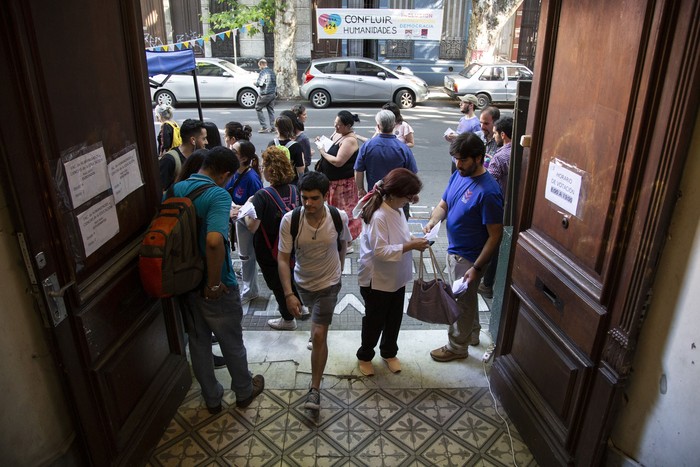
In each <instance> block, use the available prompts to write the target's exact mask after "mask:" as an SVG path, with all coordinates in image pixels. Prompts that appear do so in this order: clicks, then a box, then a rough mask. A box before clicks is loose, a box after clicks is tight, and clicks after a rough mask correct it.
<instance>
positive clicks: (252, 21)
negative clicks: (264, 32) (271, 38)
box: [209, 0, 286, 36]
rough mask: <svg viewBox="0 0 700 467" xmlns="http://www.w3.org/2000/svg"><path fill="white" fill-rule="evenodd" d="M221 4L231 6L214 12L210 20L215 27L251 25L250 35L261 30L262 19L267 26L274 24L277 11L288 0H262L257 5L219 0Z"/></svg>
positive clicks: (233, 0)
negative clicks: (219, 11)
mask: <svg viewBox="0 0 700 467" xmlns="http://www.w3.org/2000/svg"><path fill="white" fill-rule="evenodd" d="M218 2H219V3H221V4H226V5H228V6H229V10H227V11H222V12H221V13H212V15H211V16H210V17H209V21H210V22H211V24H212V25H213V27H214V29H218V30H222V29H237V28H240V27H241V26H246V25H250V26H249V27H248V28H247V32H248V35H250V36H253V35H255V34H257V33H259V32H261V29H260V28H261V26H260V20H263V22H264V24H265V26H266V27H268V28H271V27H272V26H274V18H275V11H276V10H277V9H282V8H284V5H285V3H286V0H260V1H259V2H258V3H257V5H254V6H251V5H242V4H240V3H239V2H238V1H236V0H218Z"/></svg>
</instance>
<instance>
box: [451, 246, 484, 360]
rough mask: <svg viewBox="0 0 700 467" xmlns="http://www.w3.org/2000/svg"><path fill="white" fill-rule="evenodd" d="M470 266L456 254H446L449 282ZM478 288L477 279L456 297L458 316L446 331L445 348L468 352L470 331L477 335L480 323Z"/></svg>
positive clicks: (454, 351) (463, 353) (465, 353)
mask: <svg viewBox="0 0 700 467" xmlns="http://www.w3.org/2000/svg"><path fill="white" fill-rule="evenodd" d="M471 267H472V262H471V261H469V260H468V259H466V258H462V257H461V256H458V255H451V254H449V253H448V254H447V270H448V272H449V276H450V279H449V280H450V282H449V283H450V284H452V283H453V282H454V281H455V280H457V278H459V277H464V273H466V272H467V270H468V269H469V268H471ZM478 288H479V280H475V281H472V282H470V283H469V287H468V288H467V290H466V291H465V292H463V293H462V294H461V295H459V297H457V305H458V306H459V311H460V313H459V318H457V321H455V322H454V323H452V325H450V328H449V329H448V331H447V337H448V339H449V342H448V344H447V349H448V350H449V351H450V352H453V353H456V354H459V355H467V354H468V353H469V351H468V349H469V343H470V342H471V336H472V333H476V335H479V332H480V331H481V324H479V297H478V295H477V289H478Z"/></svg>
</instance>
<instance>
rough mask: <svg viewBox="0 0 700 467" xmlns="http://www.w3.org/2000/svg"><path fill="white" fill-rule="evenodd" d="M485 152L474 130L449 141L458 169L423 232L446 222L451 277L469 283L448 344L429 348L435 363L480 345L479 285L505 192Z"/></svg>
mask: <svg viewBox="0 0 700 467" xmlns="http://www.w3.org/2000/svg"><path fill="white" fill-rule="evenodd" d="M485 152H486V148H485V146H484V143H483V141H482V140H481V138H479V137H478V136H477V135H476V134H474V133H470V132H469V133H462V134H461V135H459V136H458V137H457V139H455V140H454V141H453V142H452V144H451V145H450V155H451V156H452V157H453V158H454V159H455V160H456V165H457V171H456V172H455V173H453V174H452V176H451V177H450V181H449V182H448V184H447V188H446V189H445V192H444V193H443V195H442V199H441V200H440V202H439V203H438V205H437V207H435V209H434V210H433V213H432V214H431V216H430V220H429V221H428V223H427V224H426V226H425V229H424V230H425V232H426V233H427V232H429V231H430V229H432V228H433V227H434V226H435V225H436V224H437V223H438V222H439V221H441V220H443V219H446V220H447V240H448V247H447V267H448V271H449V274H450V281H451V282H454V281H455V280H457V279H458V278H463V279H464V280H465V281H468V284H469V285H468V287H467V290H466V291H465V292H463V293H462V294H460V295H459V297H458V298H457V304H458V305H459V308H460V316H459V318H458V319H457V321H455V323H453V324H452V325H451V326H450V328H449V330H448V332H447V337H448V343H447V345H445V346H443V347H440V348H438V349H435V350H433V351H431V352H430V356H431V357H432V358H433V360H435V361H438V362H449V361H451V360H456V359H460V358H467V357H468V356H469V351H468V350H469V345H478V344H479V333H480V331H481V326H480V325H479V319H478V310H479V307H478V297H477V288H478V286H479V280H480V278H481V275H482V272H483V268H485V267H486V266H487V265H488V262H489V260H490V259H491V256H492V255H493V253H494V252H495V251H496V248H497V247H498V243H499V242H500V241H501V236H502V234H503V195H502V194H501V188H500V187H499V186H498V183H496V181H495V180H494V179H493V177H492V176H491V174H489V173H488V171H487V170H486V169H485V168H484V157H485Z"/></svg>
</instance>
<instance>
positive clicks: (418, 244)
mask: <svg viewBox="0 0 700 467" xmlns="http://www.w3.org/2000/svg"><path fill="white" fill-rule="evenodd" d="M408 243H409V245H410V247H411V250H418V251H425V250H426V249H427V248H428V247H429V246H430V242H429V241H428V240H426V239H425V238H423V237H422V238H413V239H411V240H410V241H409V242H408Z"/></svg>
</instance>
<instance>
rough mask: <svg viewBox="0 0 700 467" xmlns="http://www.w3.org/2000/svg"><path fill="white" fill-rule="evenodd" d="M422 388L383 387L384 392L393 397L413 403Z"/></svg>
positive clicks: (421, 391)
mask: <svg viewBox="0 0 700 467" xmlns="http://www.w3.org/2000/svg"><path fill="white" fill-rule="evenodd" d="M423 391H424V389H414V388H401V389H385V390H384V392H386V393H387V394H389V395H391V396H392V397H394V398H395V399H398V400H399V401H401V402H403V403H404V404H406V405H408V404H413V403H414V402H415V400H416V399H418V398H419V397H420V395H421V394H423Z"/></svg>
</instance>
